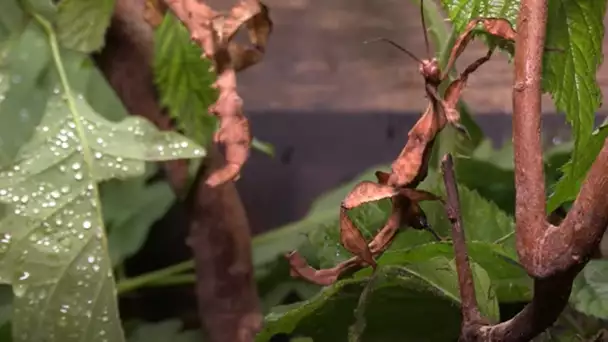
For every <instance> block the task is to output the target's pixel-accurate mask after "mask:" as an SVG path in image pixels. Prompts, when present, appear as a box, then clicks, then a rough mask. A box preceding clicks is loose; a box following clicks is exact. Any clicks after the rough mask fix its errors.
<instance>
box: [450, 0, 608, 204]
mask: <svg viewBox="0 0 608 342" xmlns="http://www.w3.org/2000/svg"><path fill="white" fill-rule="evenodd" d="M442 4H443V7H444V8H445V9H446V10H447V12H448V16H449V18H450V19H451V20H452V21H453V22H454V28H455V29H456V30H457V31H458V32H461V31H462V30H463V28H464V26H465V25H466V24H467V22H468V21H469V20H471V19H473V18H477V17H488V16H490V17H500V18H504V19H507V20H509V21H510V22H511V24H513V25H514V26H515V24H516V22H515V21H516V16H517V13H518V10H519V1H517V0H504V1H489V0H476V1H466V0H442ZM605 12H606V1H605V0H594V1H585V2H579V1H568V0H554V1H549V11H548V23H547V37H546V41H545V46H546V47H547V48H551V49H553V50H552V51H546V52H545V53H544V56H543V84H542V86H543V91H544V92H548V93H550V94H551V96H552V98H553V102H554V103H555V106H556V108H557V110H558V111H561V112H565V113H566V118H567V120H568V122H569V123H570V125H571V126H572V128H573V135H574V150H573V152H572V157H571V158H572V159H571V161H570V162H569V163H568V164H567V165H566V166H565V167H564V169H563V171H564V177H563V178H562V179H560V180H559V181H558V183H557V185H556V190H555V192H556V193H555V194H554V195H553V196H552V198H551V200H550V203H549V205H548V210H549V211H552V210H554V209H555V208H557V207H558V206H559V205H560V204H562V203H564V202H566V201H568V200H571V199H573V198H574V196H575V194H576V193H577V192H578V189H579V186H580V182H579V181H580V180H581V179H582V178H583V177H584V175H585V174H586V173H587V171H588V170H589V167H590V165H591V162H589V161H590V160H591V161H592V160H593V159H595V157H596V156H597V153H594V151H595V150H594V149H592V148H590V146H591V145H594V144H595V142H590V141H591V140H594V139H596V138H595V137H592V131H593V125H594V119H595V112H596V110H597V109H598V108H599V106H600V104H601V101H602V94H601V91H600V89H599V86H598V84H597V80H596V74H597V70H598V68H599V65H600V64H601V62H602V60H603V54H602V41H603V37H604V27H603V19H604V14H605ZM555 49H559V50H561V51H555ZM598 151H599V150H598Z"/></svg>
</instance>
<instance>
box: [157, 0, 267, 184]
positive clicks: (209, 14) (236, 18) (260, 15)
mask: <svg viewBox="0 0 608 342" xmlns="http://www.w3.org/2000/svg"><path fill="white" fill-rule="evenodd" d="M165 1H166V3H167V5H168V6H169V7H170V8H171V10H172V11H173V12H174V13H175V14H176V15H177V17H178V18H179V19H180V20H181V21H182V22H183V23H184V24H185V25H186V27H187V28H188V30H189V31H190V36H191V38H192V40H194V41H195V42H197V43H198V44H199V45H200V46H201V48H202V50H203V56H204V57H206V58H209V59H211V60H212V62H213V68H214V69H215V71H216V72H217V80H216V82H215V83H214V84H213V86H214V87H215V88H217V89H218V90H219V95H218V99H217V101H216V102H215V103H214V104H212V105H211V106H210V107H209V112H210V113H211V114H214V115H216V116H217V117H218V118H219V123H220V127H219V129H218V131H217V132H216V134H215V136H214V142H216V143H219V144H223V145H224V147H225V154H226V165H225V166H224V167H223V168H222V169H218V170H215V171H214V172H213V173H212V174H211V175H209V178H208V179H207V181H206V183H207V185H209V186H210V187H215V186H218V185H220V184H222V183H225V182H228V181H232V180H236V179H238V177H239V173H240V170H241V167H242V166H243V164H244V163H245V161H246V160H247V158H248V157H249V149H250V146H251V140H252V136H251V132H250V128H249V122H248V121H247V118H246V117H245V116H244V114H243V100H242V99H241V97H240V96H239V95H238V93H237V85H236V72H237V71H238V70H242V69H244V68H246V67H248V66H251V65H253V64H255V63H257V62H259V61H260V60H261V58H262V56H263V53H264V50H265V46H266V43H267V41H268V36H269V34H270V32H271V31H272V22H271V20H270V17H269V12H268V8H267V7H266V6H265V5H263V4H261V3H260V2H259V1H258V0H241V1H239V2H238V3H237V4H236V5H235V6H234V7H233V8H232V9H231V10H230V11H229V13H228V14H220V13H217V12H215V11H214V10H213V9H211V7H209V6H208V5H207V4H206V3H204V2H199V1H197V0H165ZM244 24H246V26H247V28H248V31H249V37H250V40H251V42H252V44H253V48H243V47H239V46H238V45H237V44H236V43H232V42H231V39H232V38H233V37H234V34H235V33H236V32H237V31H238V29H239V28H240V27H241V26H243V25H244Z"/></svg>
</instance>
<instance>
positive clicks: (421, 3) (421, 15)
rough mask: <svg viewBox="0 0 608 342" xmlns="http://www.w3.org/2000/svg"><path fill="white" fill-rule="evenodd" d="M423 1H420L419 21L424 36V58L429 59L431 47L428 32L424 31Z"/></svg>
mask: <svg viewBox="0 0 608 342" xmlns="http://www.w3.org/2000/svg"><path fill="white" fill-rule="evenodd" d="M423 4H424V0H420V19H421V20H422V33H423V34H424V46H425V47H426V58H431V57H432V56H431V47H430V45H429V37H428V32H427V30H426V20H425V18H424V5H423Z"/></svg>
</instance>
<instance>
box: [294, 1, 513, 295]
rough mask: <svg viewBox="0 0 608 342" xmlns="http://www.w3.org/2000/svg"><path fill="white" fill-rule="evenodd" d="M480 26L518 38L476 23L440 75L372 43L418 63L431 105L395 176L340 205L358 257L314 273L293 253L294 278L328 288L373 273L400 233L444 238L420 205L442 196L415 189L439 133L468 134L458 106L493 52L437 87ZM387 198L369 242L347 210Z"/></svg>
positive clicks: (430, 62)
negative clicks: (351, 274)
mask: <svg viewBox="0 0 608 342" xmlns="http://www.w3.org/2000/svg"><path fill="white" fill-rule="evenodd" d="M422 1H423V0H421V2H420V13H421V18H422V27H423V30H424V39H425V45H426V51H427V56H430V47H429V42H428V37H427V32H426V23H425V20H424V11H423V3H422ZM480 23H481V24H482V26H483V27H484V29H485V30H486V31H487V32H488V33H490V34H491V35H494V36H498V37H500V38H503V39H504V40H506V41H511V42H512V41H513V40H514V39H515V38H516V37H515V36H516V33H515V31H514V30H513V28H512V26H511V24H510V23H509V22H508V21H507V20H504V19H499V18H480V19H473V20H471V21H470V22H469V23H468V25H467V26H466V27H465V29H464V31H463V33H462V34H461V35H460V36H459V37H458V39H457V40H456V42H455V44H454V47H453V49H452V50H451V54H450V58H449V60H448V63H447V66H446V69H445V71H444V72H442V71H441V67H440V65H439V62H438V60H437V59H436V58H430V57H429V58H427V59H420V58H418V57H417V56H416V55H414V54H413V53H412V52H410V51H409V50H407V49H405V48H403V47H401V46H400V45H398V44H397V43H395V42H393V41H391V40H389V39H386V38H377V39H374V40H371V41H385V42H388V43H389V44H391V45H392V46H394V47H396V48H398V49H399V50H401V51H403V52H404V53H405V54H406V55H407V56H409V57H410V58H412V59H413V60H415V61H417V62H418V64H419V72H420V74H421V75H422V77H423V78H424V83H425V85H424V86H425V92H426V95H427V98H428V99H429V102H430V103H429V105H428V106H427V108H426V110H425V112H424V113H423V114H422V116H421V117H420V119H419V120H418V121H417V122H416V124H415V125H414V127H413V128H412V129H411V130H410V131H409V133H408V139H407V142H406V144H405V146H404V147H403V149H402V150H401V153H400V154H399V155H398V156H397V158H396V159H395V160H394V162H393V163H392V165H391V172H390V173H387V172H383V171H377V172H376V178H377V182H372V181H362V182H360V183H359V184H357V185H355V187H354V188H353V190H352V191H351V192H350V193H349V194H348V195H346V197H345V198H344V200H343V201H342V203H341V205H340V221H339V222H340V243H341V244H342V245H343V246H344V248H346V250H348V251H349V252H351V253H353V254H354V255H355V256H354V257H353V258H351V259H349V260H347V261H345V262H343V263H340V264H339V265H337V266H335V267H333V268H330V269H325V270H315V269H313V268H312V267H311V266H309V265H308V264H307V263H306V261H305V260H304V258H302V257H301V256H300V255H299V254H298V253H297V251H294V252H291V253H290V254H288V255H287V258H288V260H289V262H290V264H291V273H292V275H293V276H299V277H302V278H305V279H307V280H308V281H310V282H313V283H317V284H319V285H329V284H331V283H333V282H335V281H336V280H337V279H338V277H339V276H341V275H343V274H344V273H346V272H348V271H350V270H353V269H356V268H361V267H364V266H366V265H369V266H371V267H372V268H373V269H374V270H375V269H376V267H377V263H376V261H375V257H377V256H379V255H381V254H382V252H384V250H386V249H387V248H388V247H389V245H390V243H391V242H392V240H393V239H394V237H395V235H396V233H397V231H398V230H399V228H402V227H407V226H409V227H412V228H414V229H424V230H427V231H429V232H431V233H432V234H433V235H434V237H435V238H436V239H441V238H440V237H439V236H438V234H437V233H435V232H434V231H433V230H432V228H431V227H430V226H429V225H428V223H427V221H426V216H425V215H424V212H423V210H422V208H420V205H419V203H420V202H422V201H441V202H443V200H442V199H441V198H440V197H439V196H436V195H434V194H432V193H430V192H427V191H424V190H420V189H416V188H417V187H418V185H419V184H420V183H421V182H422V181H423V180H424V179H425V178H426V176H427V174H428V167H429V158H430V154H431V150H432V148H433V144H434V142H435V138H436V137H437V135H438V133H439V132H440V131H441V130H442V129H443V128H444V127H445V126H446V125H447V124H451V125H453V126H454V127H456V128H457V129H458V130H459V131H461V132H464V133H466V129H465V128H464V127H463V126H462V125H461V124H460V114H459V112H458V110H457V109H456V106H457V103H458V101H459V99H460V95H461V93H462V91H463V90H464V88H465V86H466V82H467V80H468V77H469V75H470V74H472V73H473V72H475V71H476V70H477V69H478V68H479V67H480V66H481V65H483V64H484V63H486V62H487V61H488V60H490V58H491V56H492V54H493V51H494V49H493V48H491V49H489V50H488V52H487V54H486V55H485V56H483V57H481V58H479V59H477V60H476V61H474V62H473V63H472V64H471V65H469V66H468V67H467V68H465V70H464V71H463V72H462V73H460V75H459V77H458V78H456V79H455V80H454V81H452V82H451V83H450V84H449V86H448V87H447V89H446V91H445V94H444V97H443V98H441V96H440V95H439V90H438V88H439V86H440V84H441V83H442V82H444V81H445V80H446V78H447V75H448V73H447V72H448V71H449V70H451V68H452V67H453V65H454V63H455V61H456V59H457V58H458V56H460V54H461V53H462V52H463V51H464V49H465V48H466V46H467V45H468V43H469V42H470V41H471V40H472V39H473V33H474V30H475V28H476V27H477V26H478V24H480ZM371 41H368V42H371ZM385 198H390V199H391V202H392V212H391V214H390V216H389V218H388V220H387V222H386V224H385V225H384V226H383V227H382V228H381V229H380V230H379V231H378V233H377V234H376V235H375V236H374V238H373V239H372V240H371V241H370V242H369V243H368V242H367V241H366V240H365V238H364V237H363V235H362V234H361V232H360V230H359V229H358V228H357V227H356V226H355V224H354V223H353V222H352V221H351V219H350V218H349V216H348V211H349V210H351V209H353V208H356V207H358V206H360V205H362V204H365V203H369V202H374V201H379V200H381V199H385Z"/></svg>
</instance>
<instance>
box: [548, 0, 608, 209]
mask: <svg viewBox="0 0 608 342" xmlns="http://www.w3.org/2000/svg"><path fill="white" fill-rule="evenodd" d="M549 4H550V5H549V20H548V23H547V38H546V43H545V45H546V46H547V47H551V48H557V49H563V50H564V51H563V52H547V53H545V54H544V58H543V89H544V91H546V92H549V93H550V94H551V96H552V98H553V102H554V103H555V106H556V107H557V110H558V111H563V112H565V113H566V119H567V120H568V122H569V123H570V125H572V128H573V135H574V150H573V151H572V160H571V162H570V163H569V164H568V166H567V167H565V168H564V174H565V175H564V178H563V179H561V180H560V181H559V182H558V184H557V187H556V193H557V195H556V196H553V198H552V199H551V205H550V208H553V209H554V208H555V207H557V206H558V205H559V204H561V203H563V202H564V201H566V200H567V199H566V198H567V197H568V196H570V195H571V191H569V189H571V188H572V187H574V186H577V185H580V183H579V184H577V183H573V182H576V181H577V180H578V179H580V178H582V177H581V175H583V176H584V175H585V174H586V172H587V171H588V170H589V167H590V163H588V160H589V159H595V157H596V156H597V153H595V154H594V153H593V152H594V151H593V150H592V148H591V147H590V144H593V143H592V142H591V140H592V139H593V138H592V136H591V133H592V131H593V126H594V121H595V112H596V110H597V109H598V108H599V107H600V104H601V102H602V93H601V91H600V88H599V86H598V84H597V80H596V74H597V71H598V68H599V66H600V64H601V62H602V60H603V54H602V41H603V39H604V25H603V19H604V14H605V12H606V1H605V0H594V1H585V2H578V1H550V2H549ZM602 140H603V139H602ZM576 190H577V191H578V187H577V188H576ZM550 210H551V209H550Z"/></svg>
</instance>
